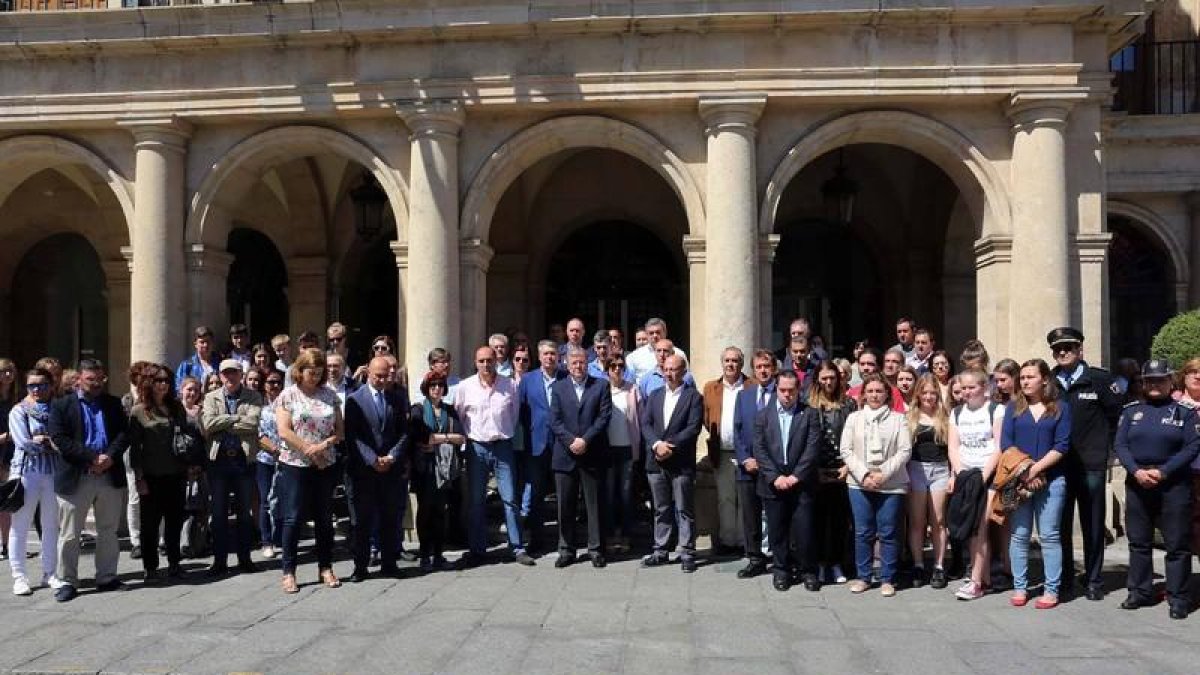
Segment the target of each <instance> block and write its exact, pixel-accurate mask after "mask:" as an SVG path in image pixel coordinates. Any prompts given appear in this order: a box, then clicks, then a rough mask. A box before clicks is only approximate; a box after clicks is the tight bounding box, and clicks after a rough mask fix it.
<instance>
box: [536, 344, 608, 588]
mask: <svg viewBox="0 0 1200 675" xmlns="http://www.w3.org/2000/svg"><path fill="white" fill-rule="evenodd" d="M587 369H588V366H587V352H586V351H584V350H583V348H582V347H576V346H571V347H568V348H567V374H568V377H565V378H563V379H561V380H559V381H557V382H555V383H554V385H553V387H552V388H551V389H552V396H551V400H550V430H551V431H552V432H553V434H554V457H553V462H552V468H553V469H554V485H555V488H556V489H557V490H558V560H557V561H556V562H555V563H554V566H555V567H566V566H567V565H570V564H571V563H572V562H574V561H575V506H576V502H577V501H578V498H579V487H580V484H582V485H583V501H584V506H585V507H586V509H587V523H588V553H589V554H590V555H591V559H592V567H604V566H605V564H606V563H605V560H604V528H603V522H602V520H601V518H602V515H603V514H604V511H605V509H606V508H607V505H606V500H605V498H604V490H603V486H604V485H605V472H606V471H607V469H608V460H609V458H608V456H607V455H608V420H609V417H611V416H612V395H611V394H609V392H608V380H600V379H597V378H595V377H591V376H589V375H588V372H587Z"/></svg>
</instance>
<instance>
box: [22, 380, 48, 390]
mask: <svg viewBox="0 0 1200 675" xmlns="http://www.w3.org/2000/svg"><path fill="white" fill-rule="evenodd" d="M25 387H26V388H27V389H29V390H30V391H41V390H42V389H48V388H49V387H50V385H49V384H48V383H46V382H31V383H29V384H27V385H25Z"/></svg>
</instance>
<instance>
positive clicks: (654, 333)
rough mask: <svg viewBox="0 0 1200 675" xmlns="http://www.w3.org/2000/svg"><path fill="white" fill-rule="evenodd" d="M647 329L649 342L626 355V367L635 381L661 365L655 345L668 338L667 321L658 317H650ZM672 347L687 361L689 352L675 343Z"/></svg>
mask: <svg viewBox="0 0 1200 675" xmlns="http://www.w3.org/2000/svg"><path fill="white" fill-rule="evenodd" d="M645 331H646V337H647V338H648V339H649V342H647V343H646V345H645V346H642V347H638V348H637V349H635V350H633V351H631V352H629V353H628V354H626V355H625V367H626V368H628V369H629V374H630V375H631V376H632V379H633V381H634V382H639V381H641V379H642V377H643V376H644V375H646V374H647V373H649V372H652V371H654V370H656V369H657V368H658V367H659V366H660V365H661V364H660V363H659V360H658V357H657V356H656V355H655V354H654V345H655V344H656V343H658V341H659V340H665V339H666V338H667V322H666V321H663V320H662V319H660V318H658V317H654V318H652V319H648V320H647V321H646V327H645ZM672 348H673V349H674V351H675V354H676V355H678V356H681V357H683V359H684V361H685V362H686V361H687V354H684V353H683V350H682V349H680V348H678V347H674V346H673V345H672Z"/></svg>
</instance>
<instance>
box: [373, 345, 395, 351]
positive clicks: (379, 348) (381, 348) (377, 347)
mask: <svg viewBox="0 0 1200 675" xmlns="http://www.w3.org/2000/svg"><path fill="white" fill-rule="evenodd" d="M371 349H374V350H375V351H377V352H386V351H390V350H391V347H389V346H387V345H371Z"/></svg>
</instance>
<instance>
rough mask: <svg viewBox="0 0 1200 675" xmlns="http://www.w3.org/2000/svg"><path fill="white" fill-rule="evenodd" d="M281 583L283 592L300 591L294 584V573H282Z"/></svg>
mask: <svg viewBox="0 0 1200 675" xmlns="http://www.w3.org/2000/svg"><path fill="white" fill-rule="evenodd" d="M282 585H283V592H284V593H289V594H290V593H299V592H300V587H299V586H297V585H296V575H295V574H285V575H283V581H282Z"/></svg>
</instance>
